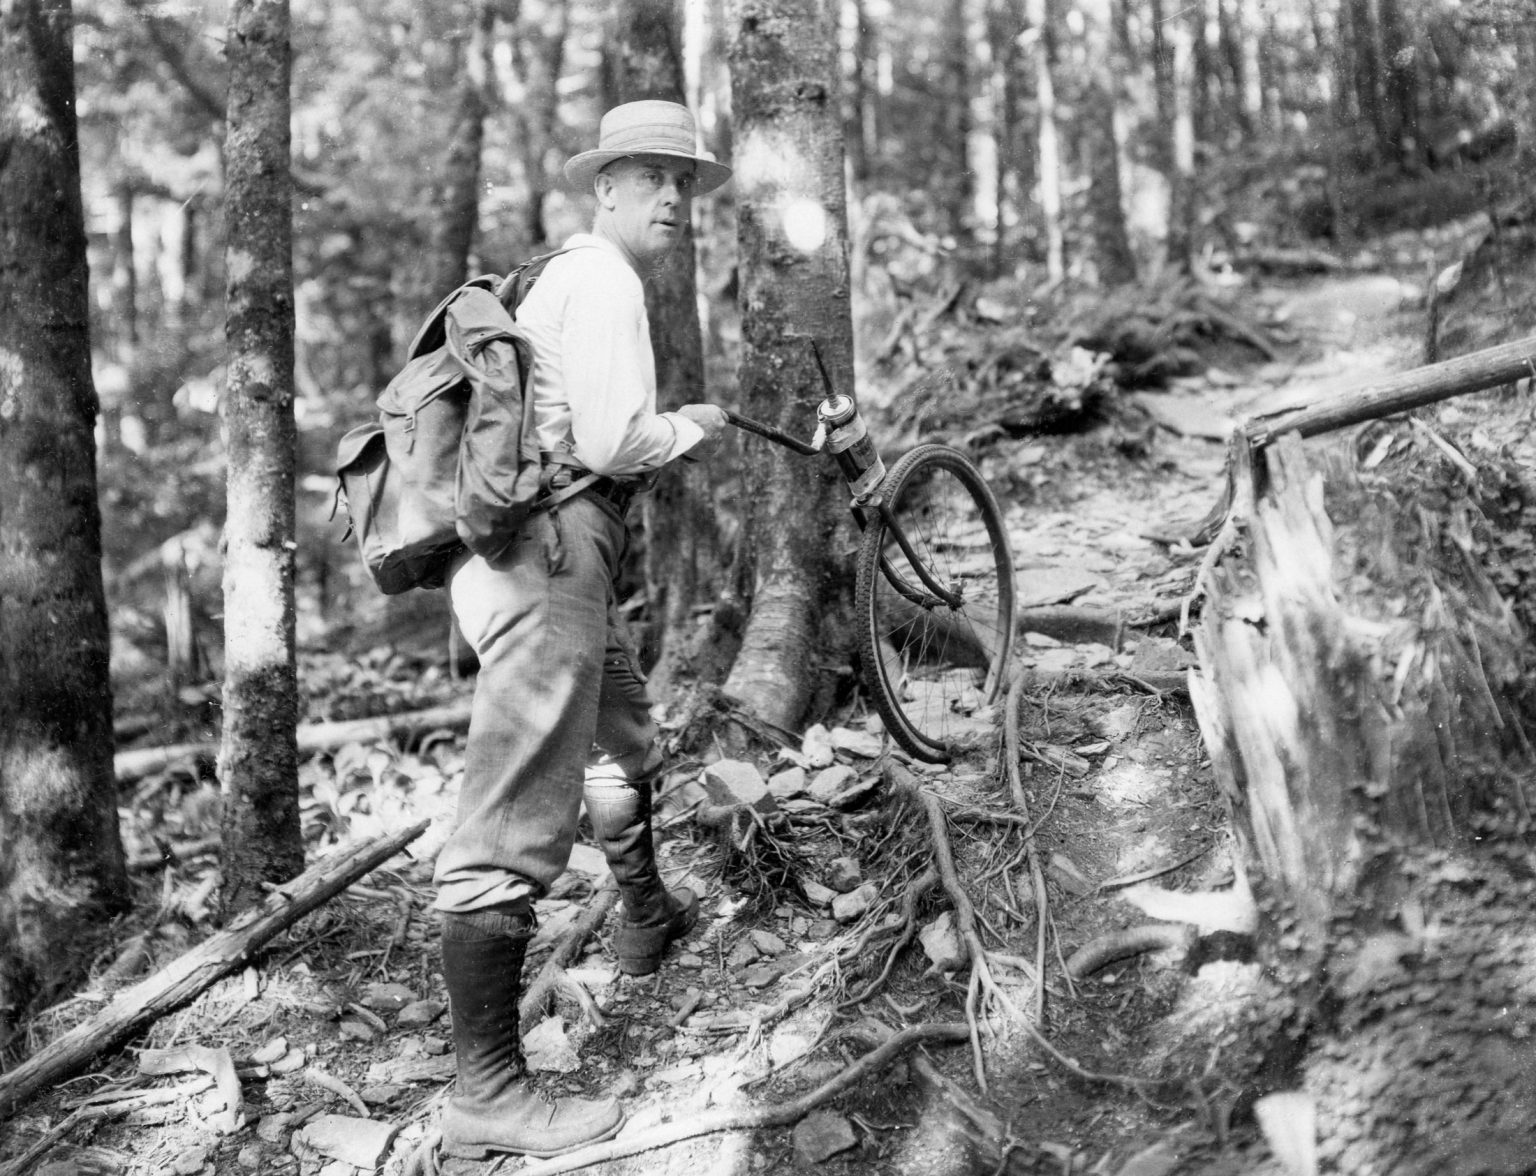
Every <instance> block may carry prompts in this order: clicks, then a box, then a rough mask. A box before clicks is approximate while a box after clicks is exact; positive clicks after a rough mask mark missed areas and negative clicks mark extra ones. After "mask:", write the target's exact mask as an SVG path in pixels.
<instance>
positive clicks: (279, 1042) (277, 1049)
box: [251, 1037, 288, 1066]
mask: <svg viewBox="0 0 1536 1176" xmlns="http://www.w3.org/2000/svg"><path fill="white" fill-rule="evenodd" d="M287 1052H288V1039H287V1038H286V1037H274V1038H273V1039H272V1040H271V1041H269V1042H267V1043H266V1044H265V1045H263V1046H262V1047H261V1048H260V1049H258V1050H257V1051H256V1052H255V1053H253V1054H251V1063H252V1064H253V1065H257V1066H270V1065H271V1064H272V1063H273V1062H275V1061H278V1060H279V1059H280V1058H282V1057H283V1056H284V1055H285V1054H287Z"/></svg>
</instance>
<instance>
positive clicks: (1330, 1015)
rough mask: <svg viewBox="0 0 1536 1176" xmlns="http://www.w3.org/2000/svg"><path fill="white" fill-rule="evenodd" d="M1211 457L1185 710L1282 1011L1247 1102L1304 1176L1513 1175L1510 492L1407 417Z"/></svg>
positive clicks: (1521, 546) (1522, 965)
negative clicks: (1308, 1150)
mask: <svg viewBox="0 0 1536 1176" xmlns="http://www.w3.org/2000/svg"><path fill="white" fill-rule="evenodd" d="M1235 449H1236V452H1235V465H1234V470H1235V480H1234V486H1235V489H1236V494H1235V501H1234V507H1233V511H1232V514H1231V516H1230V517H1229V519H1228V521H1227V524H1226V526H1225V527H1224V528H1223V531H1222V534H1221V535H1220V536H1219V537H1218V539H1217V541H1216V543H1215V544H1214V545H1213V547H1212V550H1211V552H1210V554H1209V555H1208V557H1207V559H1206V563H1205V566H1204V567H1203V569H1202V573H1201V577H1200V581H1199V583H1198V585H1197V598H1198V599H1199V603H1200V606H1201V607H1200V617H1199V621H1198V624H1197V626H1196V627H1195V630H1194V638H1195V646H1196V650H1197V652H1198V654H1199V661H1200V668H1199V670H1198V671H1197V672H1196V673H1195V674H1194V675H1193V676H1192V680H1191V698H1192V700H1193V702H1194V706H1195V711H1196V716H1197V718H1198V720H1199V723H1200V727H1201V731H1202V733H1203V735H1204V737H1205V740H1206V744H1207V746H1208V748H1209V750H1210V754H1211V760H1212V766H1213V769H1214V771H1215V774H1216V777H1217V780H1218V783H1219V786H1220V788H1221V790H1222V792H1223V794H1224V796H1225V798H1226V800H1227V802H1228V804H1229V806H1230V810H1231V814H1232V826H1233V829H1234V831H1235V834H1236V838H1237V841H1238V846H1239V857H1240V859H1241V867H1240V868H1244V869H1246V871H1247V873H1248V876H1249V880H1250V882H1251V884H1252V886H1253V889H1254V892H1255V894H1256V896H1257V897H1258V900H1259V905H1260V910H1261V913H1262V916H1263V918H1262V921H1261V929H1260V933H1259V939H1260V943H1259V945H1258V950H1259V958H1260V960H1261V962H1262V963H1263V965H1264V967H1265V970H1266V975H1267V976H1269V977H1270V978H1272V979H1273V980H1274V981H1275V982H1276V989H1275V991H1279V992H1283V993H1284V995H1285V1000H1286V1001H1287V1002H1288V1006H1289V1007H1288V1009H1287V1012H1286V1014H1285V1015H1284V1016H1283V1017H1280V1018H1278V1023H1282V1024H1283V1026H1284V1029H1285V1032H1284V1033H1283V1034H1281V1033H1274V1034H1273V1037H1272V1040H1271V1041H1270V1042H1269V1043H1268V1044H1267V1045H1266V1046H1265V1047H1263V1048H1261V1049H1259V1050H1257V1051H1255V1053H1256V1054H1263V1055H1265V1056H1266V1061H1267V1068H1265V1069H1263V1070H1262V1072H1260V1073H1257V1074H1251V1075H1249V1090H1250V1092H1251V1093H1253V1094H1257V1093H1262V1091H1263V1089H1264V1088H1265V1087H1268V1088H1270V1089H1276V1088H1286V1087H1290V1088H1299V1089H1301V1090H1303V1091H1305V1092H1306V1094H1308V1095H1310V1096H1311V1097H1312V1099H1313V1100H1314V1101H1315V1104H1316V1110H1317V1123H1318V1144H1319V1155H1320V1157H1321V1158H1322V1160H1323V1170H1324V1171H1329V1170H1333V1171H1340V1172H1350V1173H1356V1174H1363V1176H1368V1174H1371V1173H1386V1172H1393V1173H1402V1172H1424V1173H1429V1172H1433V1171H1450V1170H1456V1171H1463V1170H1464V1171H1472V1170H1474V1169H1475V1170H1477V1171H1484V1170H1487V1171H1495V1172H1504V1171H1509V1172H1516V1171H1520V1172H1523V1171H1526V1170H1527V1169H1526V1168H1525V1167H1522V1166H1520V1164H1524V1163H1526V1162H1527V1161H1528V1159H1529V1157H1530V1156H1531V1155H1533V1154H1536V1118H1533V1116H1532V1115H1531V1114H1530V1112H1529V1106H1528V1105H1527V1102H1526V1098H1525V1094H1524V1092H1525V1091H1528V1090H1529V1089H1530V1087H1531V1081H1532V1078H1533V1077H1536V1044H1533V1043H1532V1040H1531V1034H1532V1032H1533V1030H1536V919H1533V918H1532V916H1531V914H1530V913H1529V912H1530V910H1531V906H1532V904H1531V898H1532V894H1533V891H1536V887H1533V885H1532V883H1531V881H1530V878H1531V877H1532V876H1533V871H1532V869H1531V864H1530V863H1531V858H1530V853H1529V850H1528V847H1527V840H1526V839H1527V837H1528V834H1529V831H1530V829H1531V819H1530V803H1531V801H1530V797H1531V793H1532V784H1533V772H1532V760H1533V757H1532V754H1531V748H1530V744H1529V743H1528V742H1527V737H1526V731H1527V730H1528V729H1529V727H1530V725H1531V720H1532V717H1533V715H1536V707H1533V705H1532V682H1533V680H1536V673H1533V670H1536V655H1533V650H1532V648H1531V646H1530V643H1529V641H1528V628H1529V623H1530V617H1529V616H1528V615H1526V614H1527V612H1528V610H1529V608H1530V607H1531V606H1528V605H1526V604H1524V602H1523V597H1522V596H1521V595H1520V594H1519V593H1518V589H1519V588H1520V587H1526V586H1528V584H1529V581H1530V580H1533V579H1536V574H1533V570H1532V567H1530V566H1527V565H1528V563H1529V562H1530V561H1531V559H1532V556H1531V542H1530V537H1529V536H1530V530H1529V524H1530V523H1531V522H1533V521H1536V507H1532V506H1529V505H1527V504H1530V503H1536V482H1532V483H1529V484H1528V483H1527V482H1526V478H1527V476H1528V475H1527V473H1526V471H1524V470H1521V469H1519V468H1518V467H1516V466H1514V465H1513V464H1512V463H1510V462H1509V461H1508V460H1507V459H1506V458H1502V457H1501V455H1500V454H1499V453H1498V452H1496V451H1493V450H1492V449H1491V447H1490V448H1485V449H1484V450H1480V451H1478V454H1477V456H1478V463H1477V464H1474V463H1473V462H1471V461H1469V460H1468V459H1467V458H1466V457H1465V456H1464V455H1463V454H1462V452H1461V451H1460V450H1458V449H1456V447H1454V446H1452V445H1450V444H1448V443H1447V442H1445V441H1444V440H1443V439H1441V438H1440V437H1439V436H1438V435H1436V434H1434V433H1433V432H1431V430H1429V429H1428V428H1426V427H1425V426H1424V425H1422V424H1421V423H1418V422H1413V421H1406V422H1404V421H1399V422H1394V423H1392V424H1390V425H1385V426H1381V425H1378V426H1373V429H1372V431H1370V432H1367V433H1364V434H1362V435H1360V436H1358V437H1355V438H1350V439H1347V440H1346V441H1345V442H1343V443H1342V444H1341V443H1340V442H1338V441H1330V442H1328V443H1327V444H1326V445H1325V446H1318V447H1316V448H1308V447H1306V446H1304V445H1303V442H1302V441H1301V439H1300V438H1299V437H1298V436H1297V435H1295V434H1288V435H1286V436H1283V437H1281V438H1279V439H1278V440H1277V441H1276V442H1275V443H1274V444H1272V445H1271V446H1269V447H1268V448H1267V449H1265V450H1262V451H1260V452H1259V455H1258V456H1257V457H1255V456H1254V454H1253V452H1252V450H1251V449H1250V447H1249V445H1248V444H1247V442H1246V441H1245V440H1244V439H1243V438H1241V437H1240V438H1239V439H1238V441H1237V442H1236V446H1235ZM1357 449H1359V450H1361V451H1365V450H1369V451H1370V452H1371V453H1372V454H1373V455H1378V456H1379V455H1380V454H1383V453H1384V454H1386V455H1387V457H1386V459H1385V460H1380V461H1379V463H1378V462H1376V461H1374V460H1373V461H1372V462H1369V463H1366V462H1360V461H1357V460H1356V457H1355V454H1356V451H1357ZM1367 464H1370V465H1373V466H1374V468H1372V469H1369V470H1367V469H1364V468H1362V467H1363V466H1364V465H1367ZM1480 491H1481V493H1480ZM1265 1023H1266V1024H1268V1026H1269V1027H1270V1029H1271V1030H1273V1028H1274V1027H1275V1025H1276V1024H1277V1019H1276V1018H1274V1017H1270V1018H1268V1020H1267V1021H1266V1022H1265ZM1282 1038H1283V1040H1282ZM1501 1157H1504V1158H1509V1159H1510V1163H1512V1164H1514V1165H1515V1166H1510V1165H1509V1164H1506V1163H1505V1162H1504V1158H1501ZM1521 1157H1523V1158H1521ZM1453 1159H1454V1162H1453ZM1516 1159H1518V1163H1516V1162H1515V1161H1516ZM1463 1160H1466V1161H1467V1162H1472V1161H1473V1160H1475V1161H1476V1164H1474V1167H1472V1168H1468V1167H1464V1166H1463V1164H1462V1161H1463ZM1477 1164H1480V1165H1482V1166H1481V1167H1477V1166H1476V1165H1477Z"/></svg>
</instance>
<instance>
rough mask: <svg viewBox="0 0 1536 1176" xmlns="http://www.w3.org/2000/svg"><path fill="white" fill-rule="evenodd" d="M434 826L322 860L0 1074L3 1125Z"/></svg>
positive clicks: (245, 960) (417, 827)
mask: <svg viewBox="0 0 1536 1176" xmlns="http://www.w3.org/2000/svg"><path fill="white" fill-rule="evenodd" d="M428 824H429V822H427V821H422V822H420V823H419V824H416V825H413V826H411V827H410V828H409V829H405V830H402V831H401V832H399V833H395V834H393V835H391V836H389V837H381V838H376V839H375V840H373V841H368V842H364V843H362V844H360V845H356V846H353V847H351V848H349V849H346V850H344V851H342V852H340V853H337V854H333V855H332V856H330V857H327V858H323V859H321V860H320V861H318V862H316V863H315V864H314V865H313V866H311V867H310V868H309V869H307V870H305V871H304V873H302V874H300V875H299V876H298V877H297V878H295V879H293V881H291V882H287V883H284V884H283V886H282V887H280V888H279V889H277V890H275V891H274V892H273V893H272V894H270V895H269V896H268V897H267V899H266V900H265V901H264V902H263V903H262V904H261V905H260V906H258V907H254V908H252V909H251V910H250V911H247V912H246V913H245V914H243V915H241V916H240V917H239V918H237V919H236V920H235V922H234V923H233V924H232V925H231V926H229V927H228V928H226V929H225V930H223V931H220V932H218V933H217V934H216V935H212V936H210V937H209V938H207V939H205V940H204V941H203V942H202V943H200V944H198V945H197V946H196V947H194V948H192V949H191V950H189V951H186V952H184V953H183V954H182V955H180V956H178V957H177V958H176V959H174V960H172V961H171V962H170V963H169V964H167V965H166V966H165V967H163V968H161V969H160V970H159V971H158V972H156V973H155V974H154V975H152V976H149V977H146V978H145V979H143V980H141V981H140V982H139V983H137V984H135V985H134V986H133V987H132V988H125V989H123V991H121V992H119V993H118V994H117V995H116V996H115V997H113V998H112V1000H111V1001H109V1002H108V1003H107V1004H106V1005H105V1006H103V1007H102V1008H101V1009H100V1010H99V1011H98V1012H97V1013H96V1014H95V1015H94V1016H92V1017H89V1018H88V1019H86V1020H85V1021H82V1022H81V1023H80V1024H78V1025H76V1026H75V1027H74V1028H73V1029H70V1030H69V1031H68V1032H66V1033H63V1034H61V1035H60V1036H59V1037H57V1038H55V1039H54V1040H53V1041H51V1042H49V1043H48V1044H47V1045H46V1046H44V1047H43V1048H42V1049H40V1050H38V1052H37V1053H35V1054H33V1055H32V1056H31V1057H30V1058H28V1059H27V1060H26V1061H24V1062H22V1063H21V1064H20V1065H18V1066H16V1067H15V1068H14V1069H11V1070H9V1071H7V1072H6V1073H4V1074H0V1122H4V1121H5V1120H6V1119H8V1118H10V1117H11V1116H12V1115H14V1114H15V1113H16V1112H17V1111H18V1110H19V1109H20V1108H21V1106H22V1105H23V1104H24V1103H25V1102H26V1101H27V1100H28V1099H30V1098H31V1097H32V1096H33V1095H34V1094H36V1093H37V1092H38V1091H40V1090H43V1089H45V1088H48V1087H52V1086H54V1085H56V1084H57V1083H59V1082H62V1081H64V1080H65V1079H67V1078H72V1077H73V1076H74V1075H76V1074H77V1073H79V1072H80V1071H81V1070H82V1069H84V1068H85V1066H86V1065H87V1064H89V1063H90V1061H91V1060H92V1059H93V1058H95V1057H96V1056H97V1055H98V1054H101V1053H103V1052H104V1051H106V1050H108V1049H111V1048H113V1047H114V1046H117V1045H120V1044H122V1043H123V1042H124V1041H126V1040H127V1039H128V1038H129V1037H131V1036H132V1035H133V1034H134V1033H137V1032H138V1031H139V1030H141V1029H144V1028H146V1027H147V1026H149V1025H151V1024H153V1023H154V1022H155V1021H156V1020H157V1019H159V1018H160V1017H162V1016H164V1015H165V1014H166V1013H168V1012H170V1011H172V1010H173V1009H176V1008H179V1007H180V1006H182V1005H184V1004H186V1003H187V1002H188V1001H190V1000H192V999H193V998H194V997H196V996H198V995H200V994H201V993H202V992H204V991H205V990H206V989H208V988H209V987H211V986H212V985H213V984H214V983H215V982H216V981H218V980H220V979H221V978H223V977H224V976H227V975H229V974H230V973H231V972H234V971H236V970H238V969H240V968H243V967H245V966H246V965H247V964H248V963H249V962H250V960H251V958H252V956H253V955H255V953H256V952H257V951H258V950H260V948H261V947H262V946H263V945H265V944H266V943H267V941H268V940H270V939H271V938H272V937H273V936H275V935H277V934H278V932H280V931H283V930H286V929H287V928H288V927H291V926H292V925H293V924H294V923H296V922H297V921H298V920H299V919H301V918H303V917H304V916H305V915H307V914H309V913H310V912H311V911H313V910H315V909H316V908H318V907H320V906H322V905H324V904H325V903H327V902H329V901H330V900H331V899H332V898H334V897H335V896H336V895H338V894H340V893H341V892H342V891H343V890H345V889H346V888H347V887H348V886H350V885H351V884H352V883H354V882H356V881H357V880H358V879H359V878H362V877H364V876H365V875H366V874H368V873H369V872H371V871H372V870H374V869H376V868H377V867H378V866H380V865H382V864H383V863H384V862H386V861H388V860H389V859H390V858H392V857H394V856H395V854H397V853H399V852H400V850H402V849H403V848H405V846H407V845H409V844H410V843H411V842H412V841H414V840H416V838H417V837H419V836H421V834H422V833H423V832H424V831H425V830H426V828H427V825H428Z"/></svg>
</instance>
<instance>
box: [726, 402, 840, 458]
mask: <svg viewBox="0 0 1536 1176" xmlns="http://www.w3.org/2000/svg"><path fill="white" fill-rule="evenodd" d="M724 411H725V419H726V420H728V421H730V422H731V424H733V425H735V426H736V427H737V428H738V429H745V430H746V431H747V432H749V433H756V434H757V435H758V436H759V437H766V438H768V440H770V441H776V442H777V443H778V444H780V445H782V446H784V447H785V448H786V449H793V450H794V451H795V452H796V453H803V454H805V455H806V456H807V457H814V456H815V455H816V454H818V453H820V452H821V450H819V449H817V448H816V447H815V446H814V445H808V444H807V443H806V442H804V441H801V440H799V439H798V438H795V437H791V436H790V435H789V434H788V433H784V432H780V431H779V430H778V429H775V428H774V427H773V426H772V425H765V424H763V423H762V421H754V420H753V419H752V418H751V417H744V416H742V415H741V414H740V413H736V412H732V411H731V410H730V409H728V408H727V409H725V410H724Z"/></svg>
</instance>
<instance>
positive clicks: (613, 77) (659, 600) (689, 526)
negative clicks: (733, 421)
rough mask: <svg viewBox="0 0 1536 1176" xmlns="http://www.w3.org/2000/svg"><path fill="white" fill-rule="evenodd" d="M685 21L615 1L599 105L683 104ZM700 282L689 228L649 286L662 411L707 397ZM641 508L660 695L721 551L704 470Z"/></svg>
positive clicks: (686, 473) (661, 0)
mask: <svg viewBox="0 0 1536 1176" xmlns="http://www.w3.org/2000/svg"><path fill="white" fill-rule="evenodd" d="M681 16H682V13H681V5H679V4H677V3H675V2H674V0H620V3H619V4H618V5H617V6H616V7H615V9H614V13H613V18H612V21H611V23H610V24H609V34H610V35H609V39H608V44H607V46H606V52H605V60H604V65H605V79H604V80H605V83H606V85H605V90H606V92H607V101H606V103H605V105H607V106H613V105H617V104H618V103H621V102H636V101H640V100H642V99H647V98H656V99H661V100H663V101H667V102H686V94H685V90H686V85H687V83H686V79H685V78H684V76H683V57H682V36H681V28H680V20H681ZM696 275H697V265H696V261H695V251H694V230H693V225H692V224H689V225H688V226H687V228H686V230H685V232H684V233H683V237H682V240H681V241H679V242H678V244H677V247H676V248H675V249H674V250H673V252H672V256H671V257H670V258H669V259H668V261H667V264H666V267H665V268H664V269H663V270H662V272H661V273H660V274H659V275H657V276H656V277H655V278H653V279H651V280H650V281H648V282H647V283H646V287H645V308H646V314H647V316H648V317H649V318H650V322H651V350H652V351H653V353H654V354H655V356H656V399H657V403H658V405H659V407H660V408H662V409H663V410H667V409H675V408H677V407H679V406H680V405H683V404H689V403H696V402H698V401H700V400H704V399H707V396H706V394H705V390H704V341H703V335H702V333H701V332H700V330H699V311H698V305H699V304H698V288H697V282H696ZM643 501H644V504H645V516H644V517H645V547H644V551H643V553H642V559H643V563H644V580H645V586H646V595H647V600H648V608H647V618H646V619H647V624H646V627H645V631H644V633H643V634H642V635H641V640H640V649H641V655H642V657H643V658H644V660H645V661H646V662H647V663H649V664H651V665H652V666H653V671H652V682H653V688H654V689H655V690H656V692H657V693H658V695H664V694H665V692H666V691H667V689H668V687H669V685H670V683H671V681H672V677H673V674H674V672H675V670H676V669H677V657H678V656H679V655H680V653H681V650H682V641H681V638H682V636H683V634H684V633H685V631H686V629H687V627H688V625H689V621H690V618H691V616H692V612H693V606H694V605H695V604H697V603H698V602H699V600H700V598H701V596H702V595H703V593H704V592H705V590H706V589H708V588H709V587H710V585H711V583H712V581H713V580H714V575H713V572H714V569H715V567H716V565H718V561H719V555H718V544H716V543H715V542H714V535H715V521H714V518H713V511H712V510H711V509H710V503H709V485H708V482H707V481H706V479H705V475H704V471H702V470H696V469H694V468H692V467H691V466H689V465H688V464H687V463H681V464H679V465H678V466H675V467H674V468H673V469H672V470H670V471H668V472H667V474H665V475H664V476H663V477H662V478H661V479H660V480H659V481H658V482H657V484H656V488H655V490H654V491H652V492H651V493H650V494H648V495H646V496H645V498H644V500H643Z"/></svg>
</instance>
